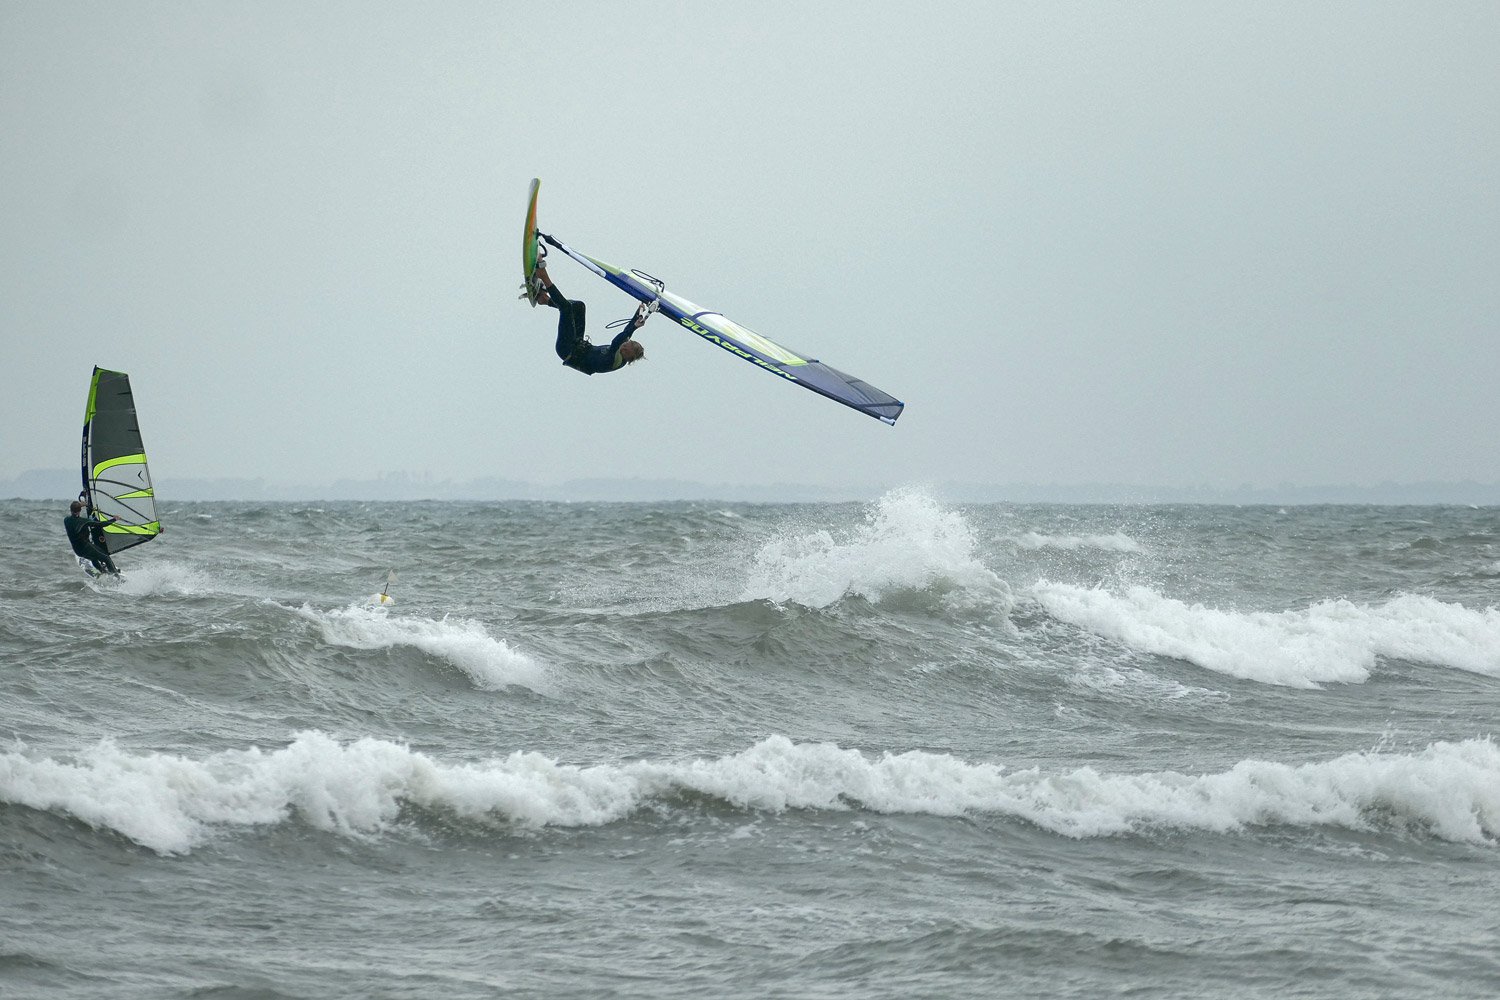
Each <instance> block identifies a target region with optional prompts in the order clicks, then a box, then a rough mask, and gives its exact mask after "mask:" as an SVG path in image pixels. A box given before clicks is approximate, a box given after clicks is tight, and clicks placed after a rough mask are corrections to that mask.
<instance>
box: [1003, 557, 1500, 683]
mask: <svg viewBox="0 0 1500 1000" xmlns="http://www.w3.org/2000/svg"><path fill="white" fill-rule="evenodd" d="M1031 592H1032V594H1033V596H1035V597H1036V599H1037V600H1038V601H1039V602H1040V603H1041V605H1042V606H1043V607H1044V608H1046V610H1047V612H1048V613H1049V614H1051V615H1052V616H1053V617H1055V618H1058V619H1060V620H1062V621H1066V622H1069V623H1071V624H1074V625H1078V626H1079V627H1081V628H1086V629H1088V630H1089V631H1091V632H1094V633H1097V634H1099V635H1102V636H1105V637H1107V638H1110V639H1115V640H1117V641H1119V642H1123V643H1125V644H1126V645H1128V646H1131V647H1133V648H1135V649H1139V650H1142V651H1144V652H1148V653H1155V654H1157V655H1159V656H1172V657H1177V658H1178V659H1183V660H1187V661H1189V662H1191V663H1195V664H1197V665H1198V666H1200V667H1204V668H1206V669H1208V670H1213V671H1217V672H1219V673H1223V674H1228V675H1230V676H1232V677H1240V678H1244V679H1246V680H1253V681H1260V682H1263V683H1267V684H1279V685H1285V686H1289V687H1302V688H1313V687H1317V686H1318V685H1320V684H1323V683H1330V682H1336V683H1359V682H1361V681H1364V680H1366V679H1367V678H1368V677H1369V676H1370V671H1371V670H1372V669H1373V668H1374V666H1375V660H1376V657H1380V656H1384V657H1388V658H1393V659H1403V660H1410V661H1413V662H1417V663H1427V664H1433V665H1436V666H1443V667H1453V668H1456V669H1459V670H1469V671H1473V672H1475V673H1481V674H1488V675H1490V676H1500V611H1497V610H1496V609H1494V608H1488V609H1486V610H1484V611H1475V610H1472V609H1470V608H1466V607H1463V606H1462V605H1458V604H1445V603H1444V602H1442V601H1438V600H1434V599H1433V598H1430V597H1422V596H1417V595H1412V594H1404V595H1401V596H1399V597H1396V598H1393V599H1391V600H1390V601H1387V602H1386V603H1384V604H1381V605H1377V606H1369V605H1358V604H1354V603H1352V602H1350V601H1346V600H1335V601H1322V602H1319V603H1318V604H1315V605H1313V606H1312V607H1310V608H1307V609H1306V610H1302V611H1281V612H1236V611H1220V610H1217V609H1214V608H1206V607H1204V606H1203V605H1201V604H1187V603H1184V602H1182V601H1178V600H1174V599H1172V598H1169V597H1163V596H1162V595H1160V594H1158V593H1156V592H1154V591H1152V590H1150V589H1148V588H1146V587H1131V588H1130V589H1128V590H1127V591H1126V592H1125V593H1124V594H1123V595H1116V594H1114V593H1111V592H1110V591H1108V590H1104V589H1100V588H1088V587H1077V586H1073V585H1071V584H1062V583H1048V582H1045V581H1044V582H1041V583H1037V584H1035V585H1033V587H1032V589H1031Z"/></svg>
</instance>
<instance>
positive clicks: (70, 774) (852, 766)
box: [0, 732, 1500, 854]
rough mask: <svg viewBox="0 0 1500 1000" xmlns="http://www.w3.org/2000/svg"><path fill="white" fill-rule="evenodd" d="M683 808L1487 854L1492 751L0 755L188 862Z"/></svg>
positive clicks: (1479, 747) (16, 793) (16, 782)
mask: <svg viewBox="0 0 1500 1000" xmlns="http://www.w3.org/2000/svg"><path fill="white" fill-rule="evenodd" d="M684 792H692V793H697V794H701V795H706V796H709V797H712V798H715V799H718V800H721V801H723V802H725V803H728V804H730V805H733V806H735V807H738V808H743V809H753V810H762V811H770V812H780V811H783V810H787V809H839V810H845V809H855V808H858V809H867V810H871V811H875V812H882V813H915V814H924V815H935V816H958V815H969V814H994V815H1001V816H1009V817H1013V818H1017V819H1022V820H1026V821H1028V822H1031V823H1034V824H1035V825H1037V826H1039V827H1041V828H1043V829H1046V830H1050V831H1053V832H1055V833H1058V834H1062V835H1065V836H1069V837H1076V838H1084V837H1100V836H1115V835H1121V834H1131V833H1143V832H1148V831H1152V830H1160V829H1165V830H1198V831H1210V832H1216V833H1231V832H1237V831H1241V830H1244V829H1247V828H1251V827H1265V826H1292V827H1328V826H1332V827H1341V828H1346V829H1354V830H1371V829H1379V828H1387V827H1393V826H1394V827H1396V828H1398V829H1401V830H1405V831H1418V832H1420V831H1426V832H1428V833H1430V834H1431V835H1434V836H1437V837H1440V838H1442V839H1444V840H1451V841H1457V842H1468V843H1484V844H1493V843H1494V842H1495V839H1496V837H1497V835H1500V747H1497V746H1496V745H1495V743H1494V742H1493V741H1492V740H1490V739H1473V740H1466V741H1463V742H1461V743H1434V744H1432V745H1431V746H1429V747H1427V748H1426V749H1425V750H1422V751H1419V752H1416V753H1409V754H1389V753H1354V754H1348V755H1345V756H1342V757H1338V758H1336V759H1334V760H1330V761H1326V762H1319V763H1310V764H1302V765H1296V766H1293V765H1286V764H1279V763H1274V762H1269V761H1259V760H1247V761H1244V762H1241V763H1240V764H1237V765H1236V766H1234V767H1233V768H1231V769H1230V770H1228V771H1225V772H1221V773H1218V774H1204V775H1191V774H1182V773H1179V772H1175V771H1162V772H1154V773H1147V774H1134V775H1132V774H1101V773H1099V772H1097V771H1095V770H1093V769H1092V768H1081V769H1078V770H1074V771H1071V772H1066V773H1061V774H1052V775H1048V774H1043V773H1042V772H1041V771H1040V770H1037V769H1030V770H1025V771H1017V772H1014V773H1007V772H1006V771H1005V769H1004V768H1003V767H1002V766H1000V765H996V764H971V763H967V762H965V761H962V760H959V759H957V758H954V757H951V756H948V755H946V754H932V753H926V752H921V751H912V752H909V753H901V754H889V753H887V754H883V755H880V756H876V757H868V756H866V755H864V754H862V753H860V752H859V751H857V750H849V749H844V748H841V747H838V746H835V745H833V744H826V743H821V744H796V743H793V742H791V741H790V740H788V739H786V738H785V737H780V736H774V737H770V738H768V739H766V740H763V741H762V742H760V743H758V744H756V745H755V746H753V747H751V748H750V749H748V750H746V751H744V752H742V753H738V754H734V755H731V756H727V757H720V758H712V759H702V760H696V761H687V762H682V763H652V762H633V763H627V764H604V765H597V766H592V767H581V766H576V765H568V764H559V763H558V762H557V761H554V760H552V759H550V758H548V757H545V756H543V755H541V754H536V753H525V752H517V753H513V754H511V755H509V756H508V757H504V758H498V759H494V760H489V761H484V762H478V763H467V764H445V763H442V762H440V761H437V760H434V759H433V758H431V757H429V756H427V755H426V754H422V753H418V752H416V751H413V750H411V749H410V748H409V747H406V746H403V745H401V744H397V743H392V742H389V741H386V740H379V739H373V738H365V739H359V740H355V741H353V742H351V743H347V744H341V743H340V742H338V741H337V740H335V739H333V738H332V737H330V736H327V735H325V734H322V733H316V732H313V733H301V734H298V736H297V737H296V739H295V741H294V742H293V743H291V744H290V745H289V746H287V747H284V748H282V749H280V750H273V751H262V750H260V749H257V748H251V749H249V750H240V751H226V752H222V753H218V754H214V755H212V756H210V757H208V758H205V759H203V760H198V761H195V760H189V759H187V758H184V757H180V756H173V755H168V754H154V753H145V754H132V753H129V752H126V751H123V750H121V749H119V748H118V747H117V746H115V745H114V744H113V743H109V742H105V743H101V744H99V745H98V746H96V747H94V748H93V749H91V750H89V751H87V752H86V753H84V754H82V755H80V757H79V758H78V760H77V761H76V762H74V763H68V762H60V761H55V760H51V759H44V760H31V759H28V758H27V757H26V756H24V754H23V753H21V752H12V753H7V754H0V801H4V802H8V803H13V804H18V805H24V806H28V807H30V808H34V809H41V810H48V811H54V812H60V813H65V814H68V815H71V816H74V817H76V818H78V819H80V820H82V821H83V822H86V823H89V824H90V825H92V826H95V827H102V828H107V829H111V830H114V831H116V832H118V833H119V834H121V835H123V836H125V837H128V838H130V839H131V840H133V841H135V842H136V843H139V844H141V845H142V846H144V847H147V848H150V849H151V850H154V851H158V852H160V853H164V854H170V853H181V852H185V851H188V850H191V849H192V848H193V847H195V846H197V845H198V844H201V843H202V842H204V841H205V840H206V839H207V838H208V837H209V836H211V835H212V833H213V831H214V829H215V828H222V827H245V826H252V827H253V826H269V825H276V824H279V823H282V822H286V821H288V820H290V819H292V818H294V817H295V818H296V819H297V820H299V821H301V822H304V823H307V824H309V825H311V826H313V827H315V828H317V829H320V830H326V831H329V832H334V833H339V834H343V835H349V836H364V835H370V834H376V833H379V832H381V831H383V830H386V829H388V828H390V827H391V825H392V824H393V823H395V821H396V820H397V818H398V816H399V814H400V811H401V808H402V806H403V805H407V804H409V805H413V806H418V807H422V808H427V809H433V810H443V811H446V812H449V813H451V814H454V815H456V816H459V817H461V818H466V819H471V820H476V821H483V822H500V823H508V824H513V825H515V826H519V827H523V828H537V827H542V826H548V825H553V826H597V825H601V824H604V823H609V822H612V821H615V820H618V819H622V818H625V817H626V816H629V815H630V814H631V813H633V812H634V811H636V810H638V809H640V808H642V807H643V806H646V805H648V804H649V803H651V802H652V801H660V800H662V799H664V798H670V797H673V796H676V795H680V794H682V793H684Z"/></svg>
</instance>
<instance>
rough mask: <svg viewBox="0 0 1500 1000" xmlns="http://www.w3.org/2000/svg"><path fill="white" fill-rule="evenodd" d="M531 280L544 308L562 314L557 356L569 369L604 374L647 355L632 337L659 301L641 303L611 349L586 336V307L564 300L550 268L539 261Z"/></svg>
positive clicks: (610, 346) (612, 343) (612, 342)
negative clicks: (554, 282) (584, 331)
mask: <svg viewBox="0 0 1500 1000" xmlns="http://www.w3.org/2000/svg"><path fill="white" fill-rule="evenodd" d="M531 280H532V281H533V282H534V283H535V284H534V287H535V288H536V289H537V292H536V301H537V302H538V303H540V304H541V305H544V306H551V307H552V308H554V309H556V310H557V312H558V317H557V356H558V357H559V358H562V363H563V364H565V365H567V366H568V367H569V368H572V369H574V370H576V371H581V372H583V373H584V374H585V375H597V374H599V373H600V372H612V371H618V370H619V369H621V368H624V367H625V366H626V365H630V364H634V363H635V362H637V361H639V360H641V359H642V358H644V357H645V356H646V349H645V348H644V347H642V346H641V345H640V344H639V343H638V342H637V341H635V340H632V339H631V338H632V337H633V336H634V335H635V331H637V330H639V329H640V328H641V327H642V326H643V325H644V324H645V322H646V319H647V318H648V317H649V316H650V315H651V314H652V313H653V312H656V309H657V304H656V303H655V302H643V303H641V306H640V308H639V309H637V310H636V311H635V315H634V316H632V317H631V318H630V321H629V322H628V323H626V324H625V329H624V330H623V331H621V332H620V333H619V334H617V335H616V336H615V339H614V340H611V341H610V342H609V344H608V345H607V346H606V345H600V346H597V347H596V346H595V345H593V344H591V343H589V339H588V338H587V337H585V336H584V335H583V326H584V304H583V303H582V302H578V301H576V300H569V299H566V298H564V297H563V293H562V292H559V291H558V290H557V286H556V285H554V284H553V283H552V279H551V278H550V277H549V276H548V275H547V265H546V264H545V263H544V262H543V261H541V260H538V261H537V262H536V273H535V274H534V275H533V276H532V279H531Z"/></svg>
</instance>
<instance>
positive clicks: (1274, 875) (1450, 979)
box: [0, 488, 1500, 1000]
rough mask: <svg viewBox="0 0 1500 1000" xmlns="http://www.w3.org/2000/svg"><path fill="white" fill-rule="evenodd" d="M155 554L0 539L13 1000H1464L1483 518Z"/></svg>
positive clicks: (1476, 888) (1481, 868)
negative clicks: (91, 569)
mask: <svg viewBox="0 0 1500 1000" xmlns="http://www.w3.org/2000/svg"><path fill="white" fill-rule="evenodd" d="M160 510H161V514H162V518H163V522H164V524H165V526H166V531H165V533H164V534H163V535H162V536H161V537H160V538H158V539H157V540H155V541H153V542H151V543H150V544H148V545H143V546H139V547H136V548H133V549H130V550H128V551H126V552H124V553H122V554H120V555H119V556H118V562H119V564H120V566H121V569H122V570H123V578H122V579H120V580H118V581H113V580H104V581H95V580H91V579H88V578H87V577H86V576H85V575H84V574H83V573H82V572H81V571H80V570H79V568H78V567H77V565H76V564H75V561H74V559H73V556H72V555H71V553H70V552H69V550H68V546H67V542H66V539H65V537H64V534H63V528H62V518H63V516H64V514H65V513H66V510H65V504H64V502H63V501H58V502H56V503H44V502H38V501H28V500H9V501H4V502H0V512H3V521H4V523H5V524H6V525H7V526H8V528H7V537H8V542H7V544H6V546H5V555H4V557H3V560H0V996H3V997H5V998H7V1000H23V998H33V997H35V998H48V1000H71V998H80V1000H82V998H111V1000H131V998H140V1000H148V998H149V1000H174V998H181V1000H187V998H194V1000H201V998H207V1000H290V998H298V1000H302V998H305V1000H328V998H392V1000H396V998H402V1000H405V998H411V1000H417V998H421V1000H461V998H471V997H472V998H491V997H524V998H530V997H535V998H549V1000H565V998H579V1000H582V998H589V1000H594V998H609V997H650V998H657V997H663V998H665V997H684V998H687V997H692V998H701V997H714V998H745V1000H752V998H753V1000H764V998H814V1000H815V998H829V1000H833V998H863V997H879V998H912V997H933V998H967V997H975V998H979V997H983V998H995V997H1036V998H1080V1000H1081V998H1099V997H1150V998H1157V997H1164V998H1167V997H1233V998H1258V997H1265V998H1277V1000H1285V998H1312V997H1316V998H1324V997H1326V998H1340V1000H1347V998H1358V997H1412V998H1418V997H1420V998H1434V997H1494V996H1496V995H1500V745H1497V742H1496V728H1497V718H1500V711H1497V710H1500V610H1497V607H1500V509H1497V508H1493V507H1491V508H1471V507H1457V506H1435V507H1381V506H1289V507H1276V506H1247V507H1234V506H1210V505H1185V506H1168V505H1147V504H1137V505H1123V506H1109V505H1092V506H1090V505H1047V504H1005V503H997V504H966V503H958V502H952V501H948V500H944V499H943V498H942V497H941V496H938V495H935V494H934V492H933V491H931V490H923V489H918V488H910V489H897V490H892V491H891V492H889V493H887V494H885V495H883V496H880V497H878V498H875V499H872V500H870V501H868V502H859V503H838V504H825V503H816V504H807V503H804V504H745V503H729V502H723V503H702V502H693V503H547V502H504V503H500V502H497V503H477V502H476V503H470V502H392V503H354V502H337V503H334V502H329V503H244V502H236V503H229V502H224V503H180V504H174V503H172V502H170V501H164V502H163V503H162V505H161V508H160ZM391 571H394V572H395V574H396V579H395V581H394V582H389V574H390V573H391ZM383 590H384V591H386V593H387V596H388V597H389V598H391V600H390V601H388V602H383V601H381V600H380V597H379V595H380V594H381V592H382V591H383Z"/></svg>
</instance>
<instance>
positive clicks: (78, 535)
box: [63, 500, 120, 576]
mask: <svg viewBox="0 0 1500 1000" xmlns="http://www.w3.org/2000/svg"><path fill="white" fill-rule="evenodd" d="M82 511H83V502H82V501H80V500H74V501H73V503H72V504H71V505H70V506H69V507H68V516H67V517H65V518H63V527H64V528H66V529H67V532H68V542H69V544H71V545H72V546H73V551H74V552H75V553H76V554H77V555H78V557H79V558H80V559H87V560H88V561H89V565H91V566H93V567H94V569H95V570H97V571H98V572H100V573H112V574H114V575H115V576H119V575H120V571H119V570H118V569H116V568H115V561H114V560H113V559H111V558H110V557H109V552H108V551H107V550H106V549H105V548H104V546H102V545H100V544H99V542H98V536H97V534H96V532H98V531H100V530H102V529H103V528H104V526H105V525H109V524H114V523H115V521H116V520H117V519H116V518H113V517H108V518H105V519H104V520H102V521H96V520H94V519H93V518H92V517H85V516H84V515H83V513H82Z"/></svg>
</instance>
